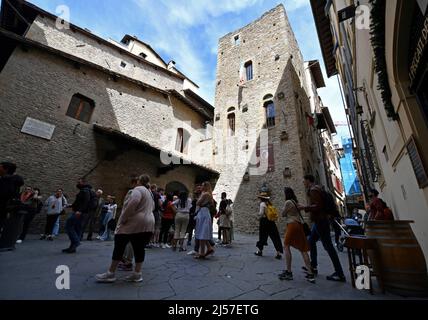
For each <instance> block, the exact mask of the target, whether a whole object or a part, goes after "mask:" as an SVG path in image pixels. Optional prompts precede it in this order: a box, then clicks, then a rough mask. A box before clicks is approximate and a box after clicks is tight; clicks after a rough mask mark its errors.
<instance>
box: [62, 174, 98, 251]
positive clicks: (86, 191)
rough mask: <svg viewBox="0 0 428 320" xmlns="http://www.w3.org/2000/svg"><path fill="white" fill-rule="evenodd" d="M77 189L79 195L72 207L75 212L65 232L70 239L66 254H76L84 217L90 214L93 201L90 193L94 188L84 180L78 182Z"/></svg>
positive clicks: (68, 221) (69, 219)
mask: <svg viewBox="0 0 428 320" xmlns="http://www.w3.org/2000/svg"><path fill="white" fill-rule="evenodd" d="M76 188H77V189H79V193H78V194H77V195H76V200H75V201H74V202H73V204H72V205H71V208H72V209H73V212H72V214H71V215H70V217H68V219H67V221H66V222H65V230H66V231H67V235H68V237H69V239H70V246H69V247H68V248H67V249H64V250H62V252H64V253H75V252H76V248H77V247H78V246H79V245H80V237H81V232H82V219H83V215H84V214H87V213H88V210H89V202H90V200H91V193H90V192H91V189H92V187H91V186H90V185H89V184H87V183H86V180H85V179H84V178H80V179H79V180H78V182H77V185H76Z"/></svg>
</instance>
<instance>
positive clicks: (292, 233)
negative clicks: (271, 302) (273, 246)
mask: <svg viewBox="0 0 428 320" xmlns="http://www.w3.org/2000/svg"><path fill="white" fill-rule="evenodd" d="M284 194H285V206H284V210H283V211H282V217H284V218H285V222H286V231H285V237H284V238H285V240H284V250H285V265H286V269H285V270H284V272H283V273H281V274H280V275H279V279H280V280H293V273H292V271H291V249H290V247H293V248H295V249H297V250H299V251H300V253H301V254H302V257H303V261H304V262H305V265H306V268H307V269H308V274H307V276H306V279H307V280H308V281H309V282H312V283H314V282H315V277H314V274H313V273H312V271H311V262H310V260H309V255H308V252H309V243H308V239H306V236H305V232H304V230H303V224H304V223H305V221H304V219H303V217H302V215H301V213H300V210H299V209H298V208H297V205H298V201H297V197H296V195H295V193H294V191H293V189H291V188H284Z"/></svg>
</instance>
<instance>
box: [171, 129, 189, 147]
mask: <svg viewBox="0 0 428 320" xmlns="http://www.w3.org/2000/svg"><path fill="white" fill-rule="evenodd" d="M189 139H190V134H189V133H188V132H187V131H186V130H184V129H183V128H178V129H177V140H176V142H175V150H177V151H178V152H180V153H187V147H188V144H189Z"/></svg>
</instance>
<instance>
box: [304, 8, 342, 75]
mask: <svg viewBox="0 0 428 320" xmlns="http://www.w3.org/2000/svg"><path fill="white" fill-rule="evenodd" d="M325 4H326V1H325V0H311V7H312V14H313V16H314V20H315V26H316V29H317V34H318V39H319V42H320V46H321V51H322V55H323V60H324V64H325V68H326V71H327V76H328V77H329V78H330V77H331V76H334V75H336V74H337V73H338V71H337V67H336V57H335V56H334V53H333V50H334V46H333V35H332V34H331V29H330V21H329V19H328V18H327V17H326V16H325V12H324V8H325Z"/></svg>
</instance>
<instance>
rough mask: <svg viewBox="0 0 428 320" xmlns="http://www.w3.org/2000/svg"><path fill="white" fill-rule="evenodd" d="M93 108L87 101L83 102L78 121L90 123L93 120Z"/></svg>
mask: <svg viewBox="0 0 428 320" xmlns="http://www.w3.org/2000/svg"><path fill="white" fill-rule="evenodd" d="M91 115H92V106H91V105H90V104H89V102H87V101H83V100H82V108H81V110H80V115H79V118H78V120H80V121H84V122H88V123H89V121H90V120H91Z"/></svg>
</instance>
